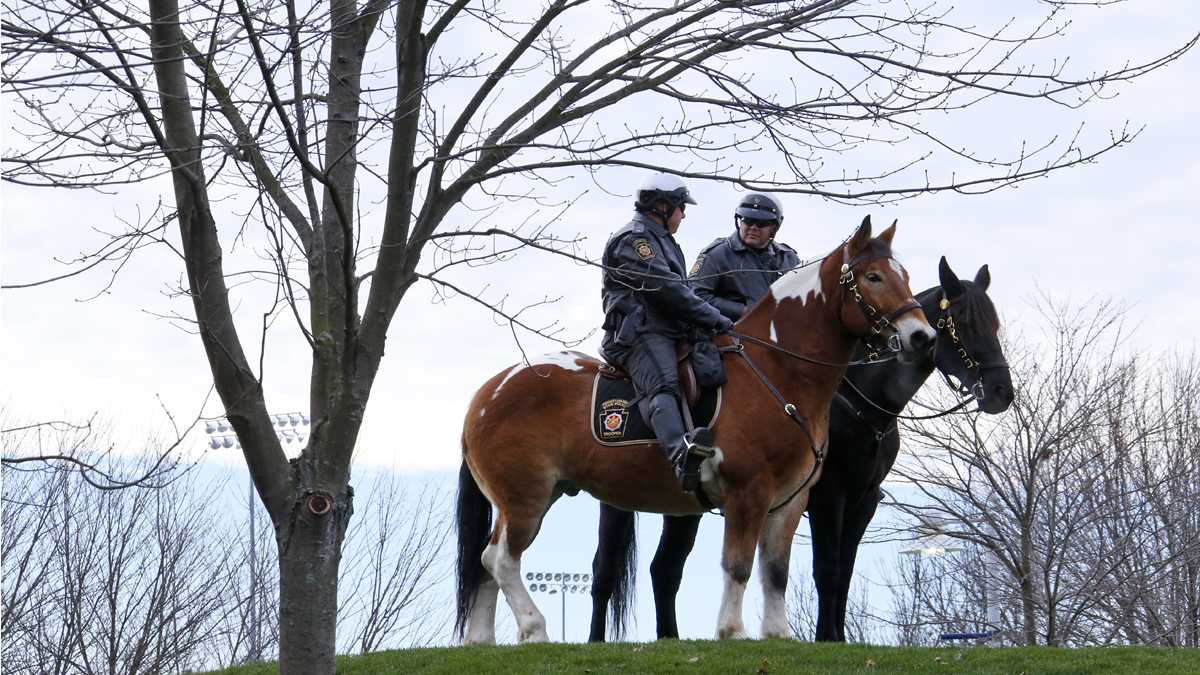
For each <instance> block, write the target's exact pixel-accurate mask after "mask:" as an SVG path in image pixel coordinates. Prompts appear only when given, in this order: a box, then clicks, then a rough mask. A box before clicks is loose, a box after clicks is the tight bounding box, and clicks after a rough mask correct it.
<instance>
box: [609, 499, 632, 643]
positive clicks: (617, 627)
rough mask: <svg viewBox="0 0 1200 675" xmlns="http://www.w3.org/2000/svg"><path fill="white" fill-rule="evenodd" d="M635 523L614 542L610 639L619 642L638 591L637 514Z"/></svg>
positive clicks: (622, 636)
mask: <svg viewBox="0 0 1200 675" xmlns="http://www.w3.org/2000/svg"><path fill="white" fill-rule="evenodd" d="M633 517H634V522H633V523H631V524H630V526H629V527H626V528H624V530H625V532H624V534H622V535H621V536H620V537H619V538H618V539H617V540H616V541H614V542H612V543H613V546H614V547H615V550H614V552H613V556H612V558H613V560H616V561H617V564H616V572H617V574H616V576H615V577H614V578H613V592H612V599H611V600H609V605H608V609H609V613H610V615H611V616H610V620H609V626H610V628H609V637H610V638H611V639H612V640H613V641H614V642H619V641H621V640H622V639H623V638H624V637H625V627H626V625H627V624H628V623H629V619H630V615H631V614H632V613H633V598H634V594H635V592H636V590H637V526H636V522H637V514H636V513H634V514H633Z"/></svg>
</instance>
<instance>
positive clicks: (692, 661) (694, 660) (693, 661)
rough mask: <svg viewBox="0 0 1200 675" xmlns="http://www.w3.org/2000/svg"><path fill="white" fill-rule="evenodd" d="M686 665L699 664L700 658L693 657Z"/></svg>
mask: <svg viewBox="0 0 1200 675" xmlns="http://www.w3.org/2000/svg"><path fill="white" fill-rule="evenodd" d="M688 663H700V657H699V656H693V657H692V658H690V659H688Z"/></svg>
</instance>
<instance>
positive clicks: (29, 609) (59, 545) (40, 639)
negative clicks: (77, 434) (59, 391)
mask: <svg viewBox="0 0 1200 675" xmlns="http://www.w3.org/2000/svg"><path fill="white" fill-rule="evenodd" d="M83 459H85V460H87V459H88V458H87V457H86V456H83ZM154 461H155V458H153V457H151V458H150V459H149V460H146V461H143V462H142V463H140V464H135V465H133V466H130V467H128V468H129V469H130V470H133V471H140V472H144V471H145V470H146V468H147V463H150V464H152V463H153V462H154ZM3 482H4V499H3V502H4V530H5V540H4V559H3V567H4V581H3V586H4V605H5V609H6V611H5V615H4V636H5V638H4V640H5V650H4V652H5V653H4V656H5V670H6V672H37V673H78V672H82V673H110V674H114V675H115V674H117V673H129V674H133V673H160V672H179V671H182V670H185V669H189V668H195V667H200V666H203V665H205V664H206V662H205V659H204V648H203V646H204V643H205V642H206V641H208V640H210V639H211V631H212V630H213V628H214V627H215V625H216V624H217V623H218V620H219V618H220V616H221V615H222V613H223V612H225V611H226V609H227V603H228V599H229V598H230V597H233V596H234V594H233V590H234V589H233V586H232V580H231V577H232V574H233V565H232V564H231V561H230V559H229V557H228V554H227V553H226V552H225V551H224V549H223V547H221V546H219V544H218V543H219V541H220V537H219V533H217V532H213V531H212V526H213V523H214V521H215V520H216V519H215V518H213V517H212V514H210V513H209V512H207V511H206V509H207V508H208V507H209V506H211V501H210V500H208V499H207V490H208V489H212V487H213V486H202V487H203V490H201V492H200V494H189V490H191V489H193V488H195V487H200V486H193V485H192V484H190V483H189V482H188V481H187V480H186V479H185V480H181V481H177V482H173V483H172V484H170V485H167V486H165V487H161V488H157V489H145V488H129V489H124V490H109V491H97V490H94V489H89V485H88V482H87V480H86V479H84V478H83V477H82V476H81V474H80V473H79V472H77V471H66V470H61V469H60V470H58V471H31V472H30V471H20V470H16V469H14V468H12V467H6V468H5V469H4V475H3Z"/></svg>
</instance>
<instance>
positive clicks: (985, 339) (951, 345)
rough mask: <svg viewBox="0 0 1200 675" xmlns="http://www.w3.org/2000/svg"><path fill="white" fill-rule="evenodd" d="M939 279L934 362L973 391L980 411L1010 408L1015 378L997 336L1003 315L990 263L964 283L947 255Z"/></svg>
mask: <svg viewBox="0 0 1200 675" xmlns="http://www.w3.org/2000/svg"><path fill="white" fill-rule="evenodd" d="M938 277H939V280H940V281H941V283H942V292H941V294H940V297H939V298H938V305H937V309H936V310H935V311H936V322H937V332H938V340H937V346H936V347H935V348H934V349H935V351H934V364H935V365H936V366H937V369H938V370H940V371H941V372H942V374H943V375H946V376H949V377H953V378H954V379H956V380H958V381H959V382H960V383H961V384H962V387H963V388H964V389H966V390H969V391H970V393H972V394H974V396H975V398H976V400H977V401H978V402H979V409H980V410H982V411H984V412H986V413H990V414H996V413H1001V412H1004V411H1005V410H1008V406H1009V405H1010V404H1012V401H1013V386H1012V376H1011V375H1010V374H1009V372H1008V361H1006V360H1005V358H1004V350H1003V348H1001V346H1000V338H999V337H998V336H997V333H998V332H999V330H1000V318H999V316H998V315H997V314H996V307H995V306H994V305H993V304H992V300H991V298H989V297H988V295H987V288H988V285H989V284H991V283H992V275H991V273H990V272H988V266H987V265H984V266H983V267H980V268H979V272H977V273H976V274H975V280H974V281H963V280H961V279H959V278H958V275H957V274H955V273H954V270H952V269H950V264H949V263H947V262H946V257H945V256H942V260H941V262H940V263H938Z"/></svg>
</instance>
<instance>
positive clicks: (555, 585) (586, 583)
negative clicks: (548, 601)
mask: <svg viewBox="0 0 1200 675" xmlns="http://www.w3.org/2000/svg"><path fill="white" fill-rule="evenodd" d="M525 579H526V580H527V581H531V582H533V583H531V584H529V590H531V591H533V592H534V593H545V594H547V595H554V594H555V593H558V594H559V596H561V598H562V641H563V642H566V641H567V594H568V593H589V592H591V590H592V575H590V574H583V573H579V572H526V573H525Z"/></svg>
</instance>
